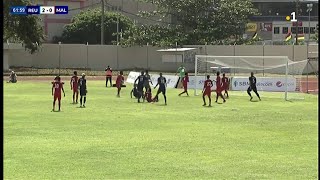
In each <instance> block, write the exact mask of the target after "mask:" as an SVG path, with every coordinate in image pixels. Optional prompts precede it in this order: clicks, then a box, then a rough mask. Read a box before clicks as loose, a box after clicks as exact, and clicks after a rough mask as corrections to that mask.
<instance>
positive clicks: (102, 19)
mask: <svg viewBox="0 0 320 180" xmlns="http://www.w3.org/2000/svg"><path fill="white" fill-rule="evenodd" d="M103 44H104V0H101V45H103Z"/></svg>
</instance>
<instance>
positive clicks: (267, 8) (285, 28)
mask: <svg viewBox="0 0 320 180" xmlns="http://www.w3.org/2000/svg"><path fill="white" fill-rule="evenodd" d="M32 2H33V3H34V4H39V5H43V6H59V5H62V6H68V7H69V13H68V14H67V15H43V16H41V19H42V22H41V23H42V25H43V28H44V31H45V35H46V36H47V41H48V42H50V41H51V40H52V39H53V38H54V37H55V36H61V34H62V31H63V26H64V25H66V24H68V23H70V22H71V19H72V17H73V16H75V15H77V14H78V13H79V12H80V11H81V10H84V9H87V8H100V7H101V0H71V1H70V0H32ZM252 2H253V4H254V6H255V7H256V8H257V9H258V11H259V12H260V15H259V16H253V17H250V23H248V24H247V29H246V32H245V34H244V36H246V37H247V38H251V37H252V36H253V35H254V34H255V33H256V32H257V34H258V36H260V37H261V38H262V39H263V40H264V41H265V42H268V41H272V42H275V41H280V42H283V41H284V39H285V37H286V36H287V34H288V33H289V32H292V34H293V37H295V32H296V26H295V23H294V22H290V21H286V16H291V13H292V12H295V11H296V4H297V0H252ZM309 3H312V4H313V8H312V11H311V13H310V30H309V28H308V27H309V16H308V15H309V14H308V12H307V4H309ZM155 8H156V7H155V6H154V5H153V4H151V3H145V2H142V1H140V0H105V10H106V11H119V12H121V13H123V14H125V15H127V16H129V17H130V18H131V19H133V20H134V22H135V23H136V24H155V23H160V22H158V21H157V19H159V18H155V19H152V18H141V17H139V16H138V15H137V14H138V13H139V11H153V10H155ZM318 8H319V7H318V0H299V1H298V9H299V13H296V19H297V20H298V22H297V24H298V34H299V36H305V40H308V33H309V31H310V34H311V36H312V35H313V34H315V33H316V29H317V26H318V11H319V10H318ZM172 20H173V21H174V19H171V18H170V17H169V18H168V19H164V20H163V22H162V23H161V24H166V23H167V24H170V23H171V21H172Z"/></svg>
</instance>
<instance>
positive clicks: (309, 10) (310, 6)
mask: <svg viewBox="0 0 320 180" xmlns="http://www.w3.org/2000/svg"><path fill="white" fill-rule="evenodd" d="M312 7H313V4H307V8H308V9H307V11H308V13H309V31H308V45H309V41H310V13H311V11H312Z"/></svg>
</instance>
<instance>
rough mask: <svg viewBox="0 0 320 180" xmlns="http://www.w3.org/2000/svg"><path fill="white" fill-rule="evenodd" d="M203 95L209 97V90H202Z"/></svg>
mask: <svg viewBox="0 0 320 180" xmlns="http://www.w3.org/2000/svg"><path fill="white" fill-rule="evenodd" d="M203 95H204V96H208V97H211V89H210V90H204V92H203Z"/></svg>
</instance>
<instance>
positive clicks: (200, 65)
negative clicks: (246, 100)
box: [193, 55, 307, 100]
mask: <svg viewBox="0 0 320 180" xmlns="http://www.w3.org/2000/svg"><path fill="white" fill-rule="evenodd" d="M306 65H307V60H302V61H291V60H290V59H289V58H288V57H287V56H210V55H196V56H195V79H194V80H195V85H194V86H193V87H194V94H195V95H197V94H198V91H199V90H200V89H202V88H203V84H201V82H203V81H204V80H205V76H206V75H211V79H212V80H214V79H215V76H216V75H215V74H216V72H217V71H220V72H221V74H222V73H226V74H230V75H231V72H233V73H232V74H233V76H232V77H231V81H230V82H231V83H230V86H231V87H230V88H231V90H233V91H245V90H246V89H247V88H248V86H249V84H248V78H249V76H250V73H251V72H254V74H255V76H256V77H257V88H258V90H259V91H263V92H284V99H285V100H289V99H291V97H293V96H291V97H289V96H288V92H293V93H294V92H299V91H300V89H301V83H300V81H301V78H302V76H303V73H304V71H305V68H306ZM213 90H214V89H213ZM293 93H292V94H293ZM282 97H283V96H282Z"/></svg>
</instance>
